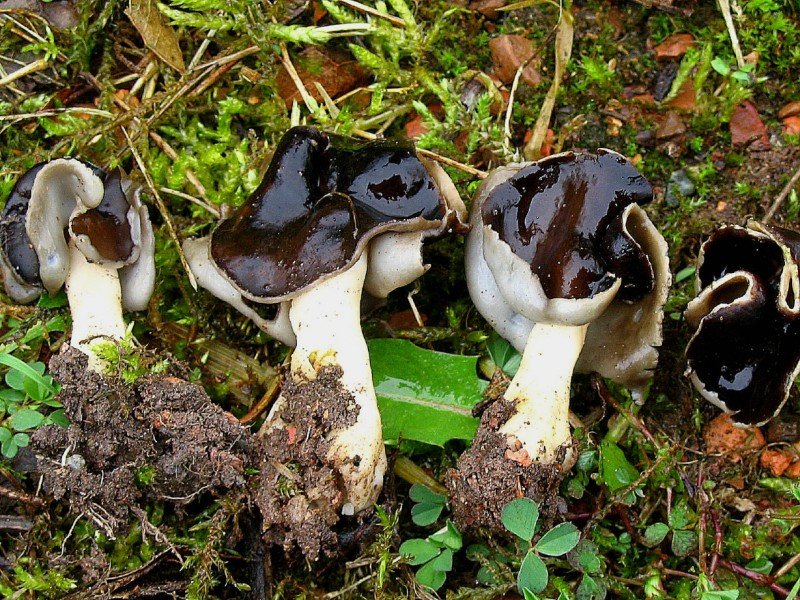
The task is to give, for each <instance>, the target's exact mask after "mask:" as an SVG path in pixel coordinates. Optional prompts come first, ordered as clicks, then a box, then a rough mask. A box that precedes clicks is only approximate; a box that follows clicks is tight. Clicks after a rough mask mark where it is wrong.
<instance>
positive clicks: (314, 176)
mask: <svg viewBox="0 0 800 600" xmlns="http://www.w3.org/2000/svg"><path fill="white" fill-rule="evenodd" d="M448 218H449V213H448V210H447V206H446V205H445V202H444V200H443V198H442V196H441V194H440V191H439V190H438V188H437V186H436V184H435V182H434V179H433V177H432V176H431V175H430V174H429V172H428V171H427V169H426V168H425V166H424V165H423V164H422V162H421V161H420V160H419V158H418V157H417V155H416V153H415V151H414V148H413V146H411V145H409V144H405V143H401V142H396V141H390V140H379V141H374V142H360V141H356V140H350V139H347V138H342V137H338V136H328V135H326V134H324V133H322V132H320V131H318V130H316V129H314V128H312V127H294V128H292V129H290V130H289V131H288V132H287V133H286V134H285V135H284V136H283V138H282V139H281V141H280V143H279V144H278V146H277V147H276V149H275V153H274V155H273V158H272V162H271V163H270V166H269V169H268V170H267V173H266V175H265V176H264V179H263V181H262V183H261V185H260V186H259V187H258V189H257V190H256V191H255V192H254V193H253V194H252V196H251V197H250V198H249V199H248V200H247V202H246V203H245V204H244V205H243V206H242V207H241V208H240V209H239V210H238V211H237V212H236V213H235V214H234V216H233V217H231V218H230V219H228V220H226V221H223V222H222V223H220V225H219V226H218V227H217V229H216V230H215V231H214V232H213V234H212V238H211V247H210V254H211V258H212V260H213V261H214V263H215V264H216V265H217V268H218V269H219V270H220V271H221V272H222V273H223V274H224V275H225V276H226V277H228V278H229V279H230V281H231V282H232V283H233V284H234V285H235V286H236V287H237V288H238V289H239V290H241V292H242V294H243V295H244V296H246V297H248V298H250V299H252V300H256V301H262V302H279V301H282V300H286V299H289V298H291V297H293V296H294V295H295V294H297V293H298V292H300V291H302V290H303V289H305V288H307V287H309V286H311V285H313V284H314V283H315V282H316V281H318V280H320V279H321V278H324V277H327V276H330V275H332V274H334V273H337V272H339V271H341V270H343V269H346V268H348V267H349V266H351V265H352V264H353V263H354V262H355V261H356V260H357V259H358V257H359V256H360V254H361V252H362V250H363V248H364V247H365V245H366V244H367V242H369V240H370V239H372V238H373V237H374V236H376V235H378V234H380V233H383V232H386V231H418V230H419V231H421V230H431V229H436V228H441V227H442V225H443V223H444V221H445V220H446V219H448Z"/></svg>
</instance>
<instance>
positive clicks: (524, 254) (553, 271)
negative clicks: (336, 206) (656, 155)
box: [465, 150, 671, 397]
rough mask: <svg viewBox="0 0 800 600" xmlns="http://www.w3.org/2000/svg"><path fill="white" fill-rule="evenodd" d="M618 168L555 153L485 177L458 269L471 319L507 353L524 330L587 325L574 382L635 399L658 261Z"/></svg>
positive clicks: (643, 193) (603, 156)
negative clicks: (596, 383)
mask: <svg viewBox="0 0 800 600" xmlns="http://www.w3.org/2000/svg"><path fill="white" fill-rule="evenodd" d="M651 199H652V190H651V187H650V185H649V184H648V182H647V181H646V180H645V179H644V178H643V177H642V176H641V175H640V174H639V173H638V172H637V171H636V169H635V168H634V167H633V165H631V164H630V163H629V162H628V161H627V160H626V159H625V158H624V157H623V156H621V155H619V154H616V153H614V152H611V151H608V150H600V151H598V153H597V154H579V153H571V152H570V153H565V154H561V155H556V156H551V157H548V158H546V159H542V160H540V161H537V162H534V163H523V164H511V165H507V166H505V167H500V168H498V169H495V170H494V171H493V172H491V173H490V174H489V176H488V177H487V178H486V180H484V182H483V184H481V187H480V188H479V189H478V192H477V193H476V196H475V199H474V201H473V209H472V213H471V215H470V222H471V225H472V231H471V232H470V234H469V236H468V238H467V244H466V253H465V262H466V265H465V266H466V275H467V286H468V288H469V292H470V296H471V297H472V300H473V302H474V303H475V306H476V308H477V309H478V311H479V312H480V313H481V314H482V315H483V316H484V318H485V319H486V320H487V321H488V322H489V323H490V324H491V326H492V327H493V328H494V329H495V331H497V332H498V333H499V334H500V335H501V336H503V337H504V338H505V339H507V340H508V341H509V342H510V343H511V344H512V345H513V346H514V347H515V348H516V349H517V350H519V351H520V352H523V351H524V350H525V347H526V344H527V341H528V337H529V335H530V333H531V330H532V328H533V327H534V326H535V324H536V323H551V324H559V325H567V326H583V325H588V326H589V327H588V330H587V334H586V340H585V343H584V346H583V350H582V351H581V354H580V356H579V358H578V361H577V363H576V370H577V371H578V372H584V373H587V372H597V373H600V374H601V375H602V376H603V377H608V378H610V379H613V380H614V381H616V382H617V383H619V384H621V385H624V386H626V387H628V388H629V389H631V391H632V392H633V393H634V394H635V395H636V396H637V397H641V395H642V394H643V391H644V389H645V388H646V386H647V383H648V382H649V380H650V379H651V378H652V371H653V369H654V368H655V366H656V364H657V361H658V347H659V346H660V345H661V341H662V337H661V323H662V320H663V305H664V302H665V301H666V298H667V295H668V293H669V287H670V282H671V276H670V271H669V259H668V251H667V250H668V249H667V244H666V242H665V241H664V238H663V237H662V236H661V234H659V232H658V230H657V229H656V228H655V226H654V225H653V223H652V222H651V221H650V219H649V218H648V216H647V214H646V213H645V212H644V209H642V208H641V207H640V206H639V204H640V203H642V204H644V203H646V202H649V201H650V200H651Z"/></svg>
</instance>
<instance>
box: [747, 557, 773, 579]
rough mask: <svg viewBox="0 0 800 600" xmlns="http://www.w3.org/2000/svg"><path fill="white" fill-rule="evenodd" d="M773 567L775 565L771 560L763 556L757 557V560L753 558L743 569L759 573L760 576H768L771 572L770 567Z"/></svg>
mask: <svg viewBox="0 0 800 600" xmlns="http://www.w3.org/2000/svg"><path fill="white" fill-rule="evenodd" d="M774 566H775V565H774V564H773V562H772V561H771V560H769V559H767V558H766V557H764V556H759V557H758V558H754V559H753V560H751V561H750V562H749V563H747V564H746V565H745V568H747V569H750V570H751V571H755V572H756V573H761V574H762V575H769V574H770V573H771V572H772V567H774Z"/></svg>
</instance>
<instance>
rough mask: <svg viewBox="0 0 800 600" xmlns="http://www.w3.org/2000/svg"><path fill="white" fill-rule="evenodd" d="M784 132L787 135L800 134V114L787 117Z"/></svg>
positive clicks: (784, 122)
mask: <svg viewBox="0 0 800 600" xmlns="http://www.w3.org/2000/svg"><path fill="white" fill-rule="evenodd" d="M783 133H785V134H787V135H800V115H793V116H791V117H786V118H785V119H784V120H783Z"/></svg>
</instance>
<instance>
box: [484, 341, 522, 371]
mask: <svg viewBox="0 0 800 600" xmlns="http://www.w3.org/2000/svg"><path fill="white" fill-rule="evenodd" d="M486 349H487V350H488V351H489V356H490V357H491V359H492V361H494V364H496V365H497V366H498V367H500V369H501V370H502V371H503V372H504V373H505V374H506V375H508V376H509V377H514V375H516V374H517V371H518V370H519V364H520V362H522V355H521V354H520V353H519V352H517V350H516V348H514V346H512V345H511V344H509V343H508V341H506V340H505V339H503V338H502V337H500V336H499V335H497V333H495V332H492V335H491V336H490V337H489V341H488V342H486Z"/></svg>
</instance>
